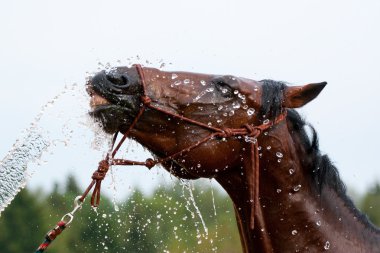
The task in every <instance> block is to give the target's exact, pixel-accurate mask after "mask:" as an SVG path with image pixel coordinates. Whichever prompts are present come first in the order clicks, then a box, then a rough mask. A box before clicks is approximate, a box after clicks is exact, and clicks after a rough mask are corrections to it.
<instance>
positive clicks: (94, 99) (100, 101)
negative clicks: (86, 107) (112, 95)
mask: <svg viewBox="0 0 380 253" xmlns="http://www.w3.org/2000/svg"><path fill="white" fill-rule="evenodd" d="M107 104H110V102H109V101H108V100H107V99H105V98H103V97H102V96H100V95H98V94H96V93H93V94H92V96H91V99H90V106H91V108H94V107H97V106H100V105H107Z"/></svg>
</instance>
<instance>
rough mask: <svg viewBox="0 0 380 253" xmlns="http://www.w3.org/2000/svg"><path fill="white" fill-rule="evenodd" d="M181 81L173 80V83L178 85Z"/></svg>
mask: <svg viewBox="0 0 380 253" xmlns="http://www.w3.org/2000/svg"><path fill="white" fill-rule="evenodd" d="M181 83H182V82H181V81H175V82H174V85H180V84H181Z"/></svg>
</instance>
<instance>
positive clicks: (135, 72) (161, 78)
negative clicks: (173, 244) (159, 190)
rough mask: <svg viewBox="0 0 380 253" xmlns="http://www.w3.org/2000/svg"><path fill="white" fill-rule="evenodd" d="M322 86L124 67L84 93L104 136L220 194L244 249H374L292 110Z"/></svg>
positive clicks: (368, 228)
mask: <svg viewBox="0 0 380 253" xmlns="http://www.w3.org/2000/svg"><path fill="white" fill-rule="evenodd" d="M325 86H326V83H325V82H322V83H311V84H306V85H301V86H288V85H287V84H285V83H283V82H277V81H273V80H262V81H254V80H250V79H247V78H240V77H235V76H230V75H208V74H198V73H190V72H165V71H161V70H158V69H154V68H148V67H144V68H143V67H141V66H140V65H134V66H132V67H116V68H113V69H112V70H110V71H102V72H99V73H97V74H96V75H94V76H93V77H92V78H90V80H89V81H88V83H87V91H88V93H89V95H90V96H91V102H90V104H91V107H92V111H91V112H90V114H91V115H92V116H94V117H95V118H96V119H98V120H99V121H100V122H101V124H102V126H103V128H104V130H105V131H106V132H108V133H115V132H121V133H124V134H125V136H127V137H128V138H132V139H135V140H136V141H137V142H139V143H140V144H141V145H143V146H144V147H146V148H147V149H148V150H150V151H151V152H152V154H153V155H154V158H155V160H153V159H148V160H147V161H146V162H143V163H140V164H143V165H146V166H148V167H149V168H150V167H152V166H154V165H155V164H156V163H161V164H162V166H163V167H164V168H165V169H166V170H168V171H169V172H170V173H172V174H174V175H175V176H177V177H179V178H184V179H197V178H200V177H205V178H214V179H215V180H216V181H217V182H218V183H219V184H220V185H221V186H222V187H223V188H224V189H225V190H226V192H227V193H228V194H229V196H230V197H231V199H232V202H233V205H234V208H235V214H236V220H237V225H238V228H239V232H240V238H241V245H242V248H243V251H244V252H246V253H252V252H255V253H259V252H322V251H330V252H344V253H346V252H351V253H352V252H380V230H379V229H378V228H376V227H375V226H374V225H372V224H371V222H370V221H369V220H368V219H367V218H366V216H365V215H363V214H362V213H361V212H360V211H359V210H358V209H356V208H355V206H354V204H353V203H352V201H351V200H350V199H349V197H348V196H347V195H346V188H345V185H344V184H343V182H342V181H341V179H340V177H339V173H338V170H337V169H336V167H335V166H334V165H333V164H332V163H331V162H330V159H329V158H328V156H327V155H323V154H321V152H320V151H319V148H318V137H317V134H316V131H315V130H314V128H313V127H312V126H310V125H309V124H307V123H306V122H305V121H304V120H303V119H302V118H301V117H300V115H299V114H298V113H297V112H296V111H295V108H299V107H302V106H304V105H305V104H307V103H308V102H310V101H311V100H313V99H314V98H316V97H317V96H318V95H319V93H320V92H321V91H322V90H323V88H324V87H325ZM116 164H117V163H116ZM120 164H123V163H122V162H120ZM133 164H137V163H133Z"/></svg>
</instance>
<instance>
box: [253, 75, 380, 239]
mask: <svg viewBox="0 0 380 253" xmlns="http://www.w3.org/2000/svg"><path fill="white" fill-rule="evenodd" d="M261 82H263V95H262V99H263V101H264V102H263V104H262V108H261V110H260V113H261V114H260V116H261V118H265V117H268V118H270V119H273V118H275V117H277V116H278V115H279V114H280V113H281V112H282V110H283V106H282V102H283V99H284V98H283V91H284V90H285V88H286V84H285V83H283V82H278V81H272V80H263V81H261ZM286 110H287V120H288V122H289V123H290V124H291V125H292V135H297V136H298V137H299V139H300V140H301V145H303V147H304V148H305V150H306V153H307V154H306V155H307V156H308V157H309V158H310V159H307V160H309V162H308V164H305V166H306V168H308V169H307V171H306V173H309V175H310V177H311V181H312V183H313V186H314V189H315V190H316V191H317V193H318V195H319V196H322V191H323V189H324V187H326V186H328V187H329V188H331V189H333V190H334V191H335V192H336V193H337V195H338V196H339V197H340V198H341V199H342V200H343V201H344V202H345V203H346V205H347V207H348V208H349V209H350V210H351V212H352V213H353V214H354V216H356V217H358V218H359V220H361V221H362V222H363V224H365V225H366V226H367V227H369V228H370V229H371V230H372V231H374V232H376V233H380V230H379V229H377V228H376V227H375V226H374V225H373V224H372V223H371V222H370V221H369V220H368V217H367V216H366V215H365V214H363V213H361V212H360V211H359V210H358V209H356V207H355V205H354V203H353V202H352V200H351V199H350V198H349V197H348V196H347V194H346V186H345V184H344V183H343V181H342V180H341V179H340V176H339V172H338V169H337V168H336V167H335V166H334V164H333V163H332V162H331V161H330V159H329V157H328V156H327V155H325V154H321V151H320V150H319V141H318V135H317V132H316V131H315V129H314V127H313V126H311V125H310V124H308V123H306V121H305V120H304V119H303V118H302V117H301V116H300V114H299V113H298V112H297V111H296V110H294V109H286ZM268 115H269V116H268ZM307 127H308V128H309V129H310V131H311V137H309V135H308V134H307V131H306V128H307ZM305 160H306V159H305ZM310 161H311V162H310Z"/></svg>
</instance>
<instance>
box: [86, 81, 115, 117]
mask: <svg viewBox="0 0 380 253" xmlns="http://www.w3.org/2000/svg"><path fill="white" fill-rule="evenodd" d="M86 90H87V93H88V95H89V96H90V97H91V98H90V107H91V109H92V110H93V111H94V110H96V108H98V107H101V106H104V105H110V104H111V102H110V101H108V100H107V99H106V98H104V97H102V96H101V95H99V94H98V93H97V92H96V91H94V89H93V88H92V87H91V86H88V87H87V89H86Z"/></svg>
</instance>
